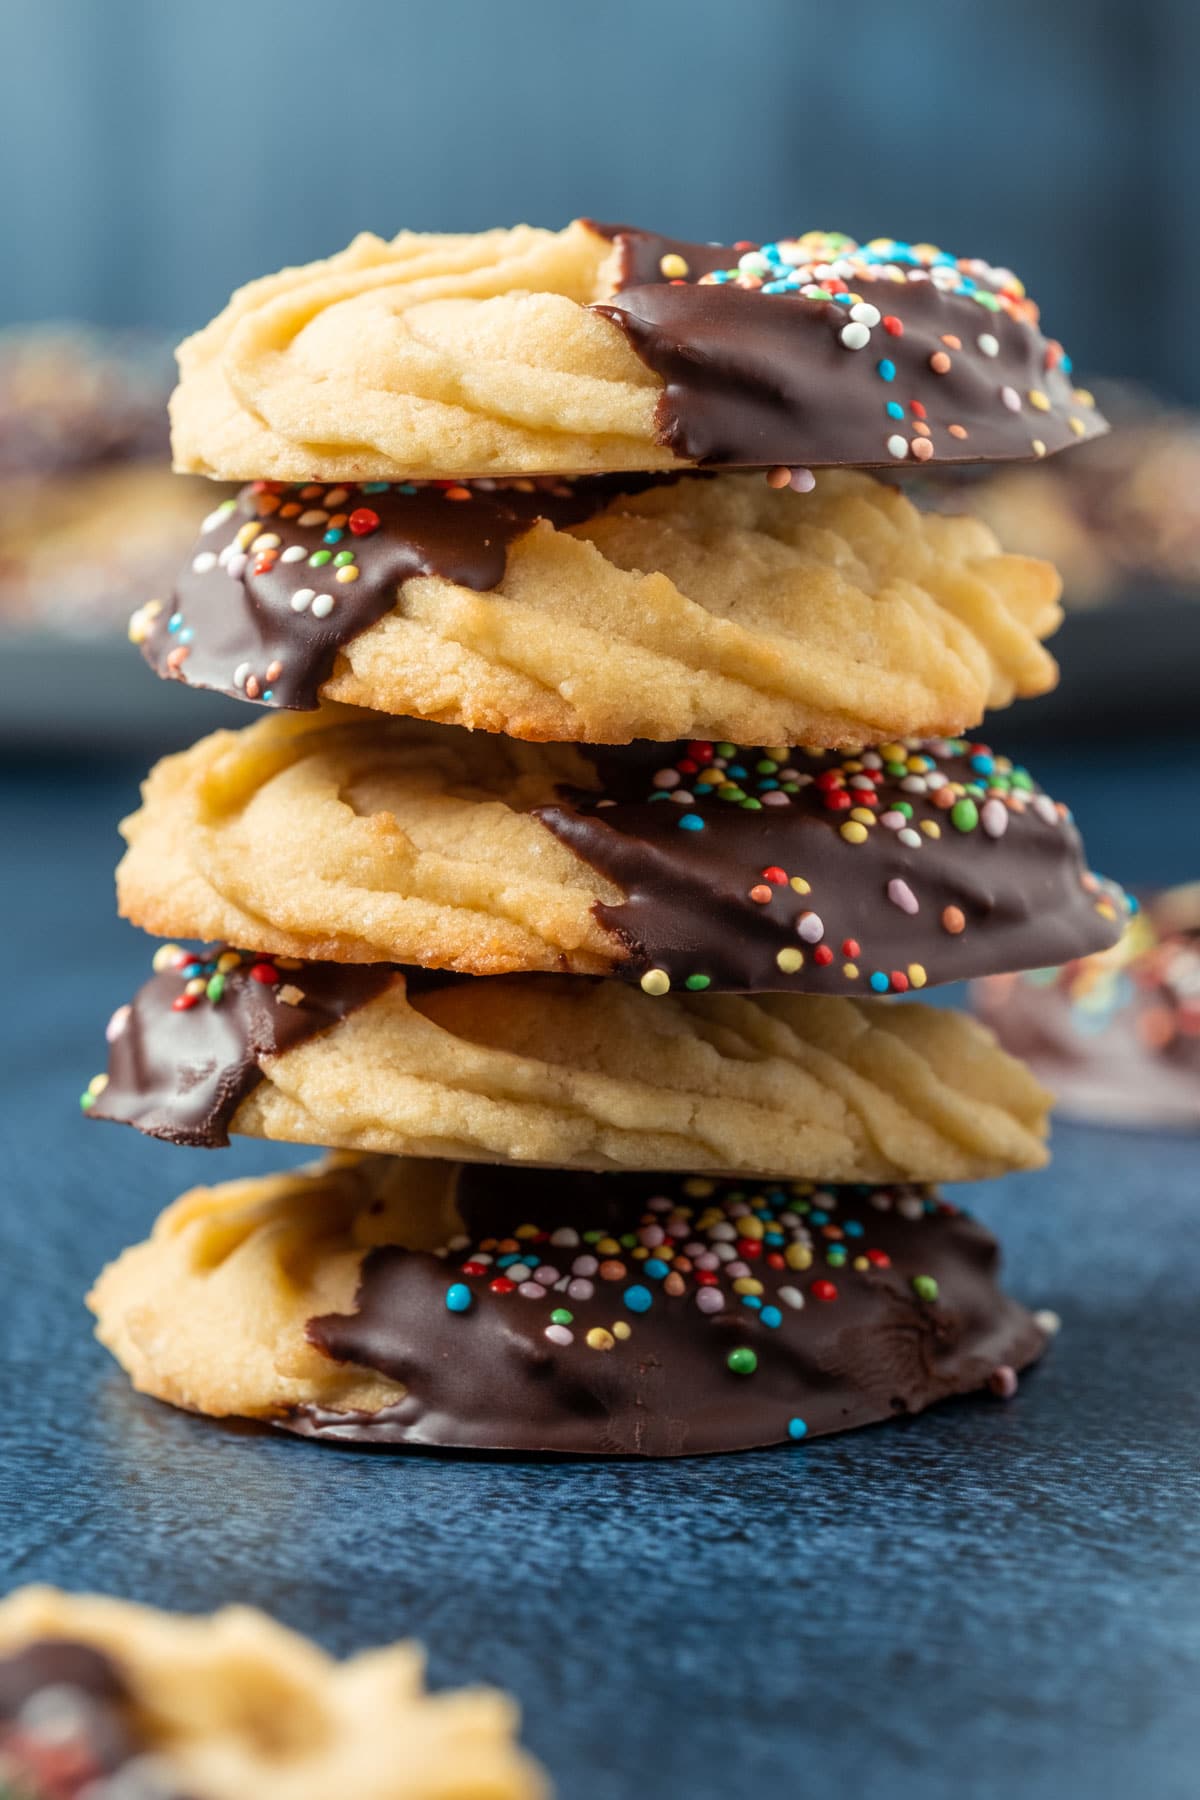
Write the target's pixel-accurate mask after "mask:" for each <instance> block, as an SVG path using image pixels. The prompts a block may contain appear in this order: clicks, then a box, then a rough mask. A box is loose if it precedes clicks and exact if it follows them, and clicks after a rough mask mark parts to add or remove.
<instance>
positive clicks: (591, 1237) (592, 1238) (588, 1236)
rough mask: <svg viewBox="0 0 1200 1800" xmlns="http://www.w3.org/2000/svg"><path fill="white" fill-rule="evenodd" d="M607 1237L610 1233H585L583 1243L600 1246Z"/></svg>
mask: <svg viewBox="0 0 1200 1800" xmlns="http://www.w3.org/2000/svg"><path fill="white" fill-rule="evenodd" d="M607 1236H608V1233H607V1232H605V1231H585V1232H584V1234H583V1241H584V1243H585V1244H598V1243H599V1242H600V1239H601V1238H602V1237H607Z"/></svg>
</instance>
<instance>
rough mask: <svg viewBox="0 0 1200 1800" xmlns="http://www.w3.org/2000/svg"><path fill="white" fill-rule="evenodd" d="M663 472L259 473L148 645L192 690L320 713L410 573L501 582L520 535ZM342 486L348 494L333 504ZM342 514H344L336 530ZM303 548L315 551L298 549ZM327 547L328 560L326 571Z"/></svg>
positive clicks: (193, 563)
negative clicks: (574, 476)
mask: <svg viewBox="0 0 1200 1800" xmlns="http://www.w3.org/2000/svg"><path fill="white" fill-rule="evenodd" d="M663 479H666V480H671V479H674V478H673V477H671V476H666V477H661V476H660V477H655V476H649V475H647V476H639V475H636V474H633V475H624V476H597V477H592V478H590V479H588V480H583V481H576V482H572V483H566V482H563V481H552V482H539V483H535V482H533V481H526V482H524V483H521V484H520V485H505V486H498V485H491V484H488V485H484V486H480V485H479V484H478V483H475V484H472V485H470V486H469V487H468V486H467V485H466V484H464V483H461V482H444V483H441V484H436V483H423V484H417V483H413V482H401V483H396V484H389V483H387V482H377V481H376V482H366V483H360V484H358V485H353V484H342V485H340V486H337V485H335V484H333V483H325V484H319V483H299V482H297V483H292V484H290V485H289V484H286V483H283V482H261V481H259V482H251V483H250V484H249V485H248V486H246V487H244V488H243V489H242V491H241V493H240V494H239V495H238V498H237V501H236V503H235V504H234V505H232V507H230V506H222V507H218V508H217V509H216V510H215V511H214V512H213V513H211V514H210V515H209V517H208V519H207V520H206V521H205V528H204V529H203V530H202V531H201V534H200V537H199V538H198V540H197V542H196V544H195V546H194V548H193V550H192V553H191V556H190V557H189V558H188V561H187V563H186V565H185V567H184V569H183V570H182V572H181V574H180V576H179V578H178V581H177V582H176V586H175V595H174V601H173V605H172V606H171V607H170V608H167V607H164V608H162V610H161V611H159V612H158V613H157V614H156V616H155V617H154V618H153V619H152V620H151V621H150V623H149V625H148V628H147V630H146V634H145V636H144V637H143V638H142V640H141V648H142V654H143V656H144V657H145V658H146V660H147V662H148V663H149V664H150V666H151V667H152V668H153V669H154V671H155V673H156V674H158V675H162V676H165V677H167V678H169V679H173V680H176V681H183V682H186V683H187V685H188V686H189V687H200V688H213V689H215V690H216V691H217V692H219V693H225V694H232V695H234V696H236V697H237V698H239V699H249V700H256V701H258V703H259V704H260V705H265V706H275V707H285V708H293V709H298V710H303V709H309V710H311V709H312V708H314V707H315V706H316V705H317V704H318V699H319V690H320V687H321V685H322V683H323V682H325V681H326V680H328V678H329V676H330V675H331V674H332V673H333V666H334V662H335V661H336V658H337V654H338V651H339V650H340V649H341V648H342V646H343V645H344V644H348V643H349V642H350V640H351V639H352V638H356V637H358V636H359V635H360V634H361V633H362V632H364V631H366V630H367V629H368V628H369V627H370V626H371V625H374V624H375V623H376V621H377V620H379V619H381V618H383V617H384V615H385V614H386V613H389V612H391V611H392V610H393V608H394V607H395V606H396V604H397V602H398V600H399V594H400V588H401V586H402V584H403V583H404V582H405V581H407V580H409V579H410V577H412V576H414V575H441V576H444V577H445V579H446V580H448V581H454V582H458V583H459V584H460V585H462V586H463V587H468V588H473V589H475V590H476V591H477V592H484V591H486V590H487V589H489V588H495V587H497V586H499V584H500V582H501V581H502V580H503V579H504V568H505V562H506V559H507V552H508V547H509V545H510V544H511V543H512V541H513V540H514V538H517V537H520V536H521V534H522V533H523V532H525V531H528V529H529V528H530V526H531V525H532V524H534V523H535V522H536V521H537V520H538V519H549V520H550V521H551V522H552V523H554V524H555V525H559V526H563V525H575V524H580V523H582V521H583V520H585V519H589V518H591V517H593V516H594V515H595V514H596V513H597V512H600V511H602V510H603V508H604V507H605V506H607V505H608V504H609V502H610V501H611V500H612V499H613V498H614V497H615V496H616V495H617V494H619V493H631V492H637V491H638V490H639V489H640V488H643V487H647V486H650V485H653V484H654V483H655V482H656V481H661V480H663ZM448 493H449V494H452V495H458V496H462V495H464V494H466V493H469V494H470V498H469V499H466V498H461V497H460V498H457V499H455V498H448V497H447V494H448ZM331 494H332V495H335V496H342V498H340V499H338V500H337V502H336V504H333V505H331V504H330V503H329V496H330V495H331ZM302 495H303V496H304V498H301V496H302ZM318 513H319V514H320V515H321V517H320V518H319V519H315V518H314V517H313V516H314V515H316V514H318ZM367 513H370V514H373V515H374V517H375V518H376V519H377V520H378V521H379V523H378V525H377V526H376V527H373V528H370V529H362V530H359V531H356V529H355V526H354V525H353V524H351V523H350V521H351V520H355V521H356V522H357V524H358V525H359V526H360V527H362V526H364V525H365V524H366V520H365V518H364V516H363V515H365V514H367ZM334 517H342V518H343V520H344V522H343V524H342V525H340V526H334V527H332V528H331V526H330V520H331V519H332V518H334ZM301 520H312V521H313V522H311V523H308V524H301V523H300V521H301ZM251 524H257V526H258V537H266V538H278V539H279V543H278V544H277V545H270V546H268V548H267V549H266V550H264V551H263V552H261V553H255V552H253V551H249V550H238V549H237V548H236V539H237V537H238V534H239V532H240V531H242V530H243V528H246V527H249V526H250V525H251ZM247 535H248V533H247ZM258 537H255V538H254V539H253V540H252V541H254V542H257V541H258ZM330 540H332V541H330ZM298 550H303V552H304V555H303V556H302V557H298V556H295V555H294V553H295V552H296V551H298ZM289 552H292V553H293V558H294V559H293V560H290V561H289V560H288V555H289ZM348 553H350V554H352V556H353V562H352V564H351V565H350V566H352V567H354V568H356V569H357V570H358V575H357V577H356V579H355V580H353V581H350V582H342V581H339V580H338V568H337V566H336V564H335V562H334V560H333V559H334V558H335V557H336V556H341V555H346V554H348ZM314 555H315V556H325V557H327V558H328V560H327V561H326V562H325V563H324V564H323V565H321V566H320V567H317V568H314V567H313V566H312V565H311V561H310V558H311V557H312V556H314ZM222 558H223V560H221V559H222ZM306 591H307V592H315V594H316V595H317V604H318V612H317V613H314V612H313V605H314V601H313V600H309V601H308V602H307V603H306V604H305V605H304V606H303V608H302V610H300V611H297V610H296V609H295V608H294V607H293V604H292V602H293V599H294V597H295V596H296V595H297V594H303V593H304V592H306ZM329 598H331V599H332V600H333V609H332V611H331V612H330V613H329V614H328V616H327V617H325V618H322V617H320V606H321V604H322V603H323V601H324V599H329ZM268 671H270V673H268ZM238 674H240V675H241V679H240V680H238V679H235V677H236V676H237V675H238Z"/></svg>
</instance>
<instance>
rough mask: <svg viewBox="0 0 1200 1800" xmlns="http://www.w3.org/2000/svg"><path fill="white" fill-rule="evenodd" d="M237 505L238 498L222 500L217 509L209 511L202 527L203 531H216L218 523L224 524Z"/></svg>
mask: <svg viewBox="0 0 1200 1800" xmlns="http://www.w3.org/2000/svg"><path fill="white" fill-rule="evenodd" d="M236 505H237V501H236V500H222V502H221V504H220V506H218V507H217V509H216V511H215V512H210V513H209V515H208V517H207V519H205V521H204V523H203V525H201V527H200V529H201V531H215V530H216V528H217V526H218V525H223V524H224V523H225V521H226V519H227V518H228V517H229V515H230V513H231V512H232V511H233V509H234V507H235V506H236Z"/></svg>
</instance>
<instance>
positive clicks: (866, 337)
mask: <svg viewBox="0 0 1200 1800" xmlns="http://www.w3.org/2000/svg"><path fill="white" fill-rule="evenodd" d="M838 336H839V337H840V338H841V340H842V343H843V344H844V345H845V346H846V349H847V350H865V349H866V347H867V345H868V344H869V343H870V341H871V333H870V332H869V331H868V330H867V327H866V326H865V325H843V326H842V329H841V331H840V332H839V333H838Z"/></svg>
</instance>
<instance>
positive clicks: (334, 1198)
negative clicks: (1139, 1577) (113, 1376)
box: [90, 1158, 1045, 1456]
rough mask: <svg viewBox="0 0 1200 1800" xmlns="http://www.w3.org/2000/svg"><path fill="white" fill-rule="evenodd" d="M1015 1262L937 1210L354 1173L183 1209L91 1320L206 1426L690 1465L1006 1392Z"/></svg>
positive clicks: (137, 1252) (739, 1191)
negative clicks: (1000, 1272) (707, 1456)
mask: <svg viewBox="0 0 1200 1800" xmlns="http://www.w3.org/2000/svg"><path fill="white" fill-rule="evenodd" d="M284 1246H286V1250H285V1249H284ZM996 1265H997V1250H996V1245H995V1242H994V1240H993V1239H992V1238H991V1237H990V1236H989V1234H988V1233H987V1232H986V1231H984V1230H983V1228H982V1227H981V1226H979V1225H978V1224H976V1223H975V1222H974V1221H973V1220H972V1219H970V1218H969V1217H968V1216H967V1215H966V1214H965V1213H963V1212H962V1211H960V1209H959V1208H957V1207H956V1206H953V1205H951V1204H950V1203H948V1202H947V1201H945V1200H943V1199H942V1198H941V1197H940V1196H939V1195H937V1194H936V1193H934V1192H932V1191H930V1190H928V1189H925V1188H914V1187H909V1186H900V1187H887V1188H869V1187H855V1188H829V1187H822V1186H819V1185H816V1184H814V1183H812V1182H799V1181H790V1182H769V1181H760V1180H758V1179H756V1178H751V1179H749V1180H742V1181H713V1180H708V1179H702V1178H697V1177H687V1176H679V1175H675V1176H661V1175H645V1174H639V1175H613V1174H608V1175H592V1176H580V1175H572V1174H568V1173H567V1172H565V1171H562V1170H538V1171H534V1170H514V1169H503V1168H496V1167H487V1166H484V1167H471V1166H464V1167H456V1166H455V1165H453V1164H440V1165H438V1164H427V1163H426V1164H422V1163H415V1164H409V1163H405V1162H399V1161H395V1160H392V1159H369V1160H361V1159H354V1158H339V1159H335V1160H334V1161H333V1162H332V1163H331V1164H328V1165H326V1166H325V1167H323V1168H318V1169H316V1170H312V1171H307V1172H305V1171H300V1172H296V1173H292V1174H288V1175H281V1176H276V1177H272V1178H269V1179H267V1180H265V1181H261V1180H260V1181H247V1182H235V1183H230V1184H229V1185H228V1186H227V1187H224V1188H216V1189H207V1190H206V1189H200V1190H197V1191H196V1192H194V1193H192V1194H189V1195H186V1196H185V1197H184V1198H183V1199H182V1200H181V1201H179V1202H177V1203H176V1205H175V1206H173V1207H170V1208H168V1210H167V1212H166V1213H165V1214H164V1215H163V1216H162V1218H161V1219H160V1220H159V1222H158V1224H157V1225H156V1227H155V1229H154V1233H153V1235H152V1237H151V1238H150V1240H149V1241H148V1242H147V1243H145V1244H141V1245H138V1246H137V1247H135V1248H134V1249H132V1250H129V1251H126V1253H125V1254H124V1255H123V1256H122V1257H121V1258H120V1259H119V1261H118V1262H117V1263H115V1264H114V1265H112V1267H110V1268H109V1269H107V1270H106V1271H105V1273H104V1274H103V1275H102V1276H101V1278H100V1280H99V1282H98V1283H97V1286H96V1289H95V1291H94V1293H93V1294H92V1296H91V1301H90V1304H91V1306H92V1308H93V1311H94V1312H95V1313H96V1315H97V1318H98V1320H99V1326H98V1335H99V1336H100V1338H101V1340H102V1341H103V1342H104V1343H105V1344H107V1345H108V1347H109V1348H110V1349H111V1350H112V1351H113V1353H114V1355H116V1357H117V1358H118V1360H119V1361H120V1362H121V1363H122V1364H123V1366H124V1367H125V1368H126V1370H127V1371H128V1372H129V1374H130V1375H131V1377H132V1379H133V1381H134V1384H135V1386H137V1387H138V1388H140V1389H141V1390H142V1391H143V1392H147V1393H151V1394H155V1395H157V1396H159V1397H160V1398H163V1399H167V1400H170V1401H172V1402H173V1403H175V1404H176V1405H183V1406H187V1407H191V1408H194V1409H195V1410H198V1411H203V1412H209V1413H214V1414H217V1415H222V1414H228V1413H240V1414H244V1415H249V1416H252V1417H257V1418H262V1419H266V1420H268V1421H270V1422H271V1423H274V1424H277V1425H280V1426H283V1427H284V1428H286V1429H288V1430H291V1431H295V1432H300V1433H302V1434H304V1435H306V1436H311V1437H316V1438H320V1439H324V1440H326V1441H332V1442H337V1443H365V1444H375V1445H387V1446H389V1447H393V1446H401V1445H435V1446H439V1447H451V1448H459V1449H463V1448H469V1449H478V1450H510V1451H520V1452H536V1453H543V1452H556V1453H569V1454H576V1455H592V1456H597V1455H620V1456H680V1455H689V1454H699V1453H703V1452H712V1451H728V1450H744V1449H749V1448H754V1447H757V1446H760V1445H768V1444H779V1443H788V1442H793V1443H795V1442H798V1441H801V1440H803V1439H806V1438H811V1437H817V1436H821V1435H824V1434H825V1433H828V1432H835V1431H844V1430H847V1429H850V1428H852V1427H855V1426H858V1425H865V1424H870V1423H873V1422H874V1421H876V1420H880V1419H885V1418H890V1417H894V1416H896V1415H897V1414H901V1413H911V1412H918V1411H921V1410H922V1409H923V1408H925V1407H927V1406H929V1405H932V1404H933V1403H934V1402H935V1401H938V1400H943V1399H946V1398H948V1397H949V1396H951V1395H954V1394H961V1393H968V1392H971V1391H973V1390H977V1389H981V1388H983V1387H985V1386H986V1385H988V1384H989V1383H992V1384H993V1385H994V1386H995V1387H996V1389H997V1390H998V1391H1001V1392H1008V1391H1010V1390H1011V1388H1012V1386H1013V1385H1015V1374H1016V1371H1018V1370H1020V1369H1021V1368H1024V1367H1025V1366H1026V1365H1027V1364H1029V1363H1031V1362H1032V1361H1034V1360H1035V1359H1036V1358H1037V1357H1038V1356H1039V1355H1040V1354H1041V1352H1042V1350H1043V1348H1044V1345H1045V1332H1044V1330H1043V1328H1042V1327H1041V1326H1040V1325H1039V1324H1037V1323H1036V1322H1035V1320H1034V1319H1033V1317H1032V1316H1031V1315H1030V1314H1029V1313H1028V1312H1026V1311H1025V1309H1024V1308H1023V1307H1021V1306H1019V1305H1017V1304H1016V1303H1015V1302H1014V1301H1012V1300H1010V1299H1008V1298H1006V1297H1005V1296H1004V1295H1003V1294H1002V1293H1001V1291H1000V1289H999V1288H998V1287H997V1285H996ZM231 1320H232V1321H240V1323H239V1324H238V1326H237V1328H236V1329H234V1330H233V1331H231V1329H230V1321H231Z"/></svg>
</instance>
